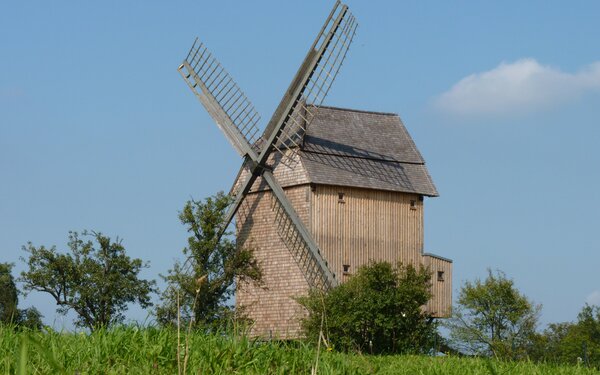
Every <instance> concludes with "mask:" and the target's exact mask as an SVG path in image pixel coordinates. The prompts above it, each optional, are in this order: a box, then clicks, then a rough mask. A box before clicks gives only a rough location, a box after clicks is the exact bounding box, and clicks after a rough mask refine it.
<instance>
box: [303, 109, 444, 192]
mask: <svg viewBox="0 0 600 375" xmlns="http://www.w3.org/2000/svg"><path fill="white" fill-rule="evenodd" d="M313 110H314V111H315V117H314V119H313V121H312V123H311V124H310V126H309V127H308V129H307V131H306V134H305V135H304V144H303V146H302V150H301V151H300V153H299V154H300V160H301V162H302V164H303V165H304V168H305V169H306V172H307V177H308V179H309V181H310V182H311V183H315V184H325V185H337V186H352V187H361V188H369V189H378V190H390V191H399V192H406V193H416V194H421V195H426V196H438V192H437V190H436V188H435V186H434V184H433V181H432V180H431V177H430V176H429V173H428V172H427V168H426V167H425V161H424V160H423V157H422V156H421V154H420V153H419V151H418V150H417V147H416V146H415V143H414V142H413V140H412V138H411V137H410V135H409V134H408V131H407V130H406V128H405V127H404V124H402V121H401V120H400V117H399V116H398V115H397V114H393V113H377V112H366V111H357V110H351V109H342V108H333V107H324V106H319V107H313Z"/></svg>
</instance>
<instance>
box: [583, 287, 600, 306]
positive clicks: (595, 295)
mask: <svg viewBox="0 0 600 375" xmlns="http://www.w3.org/2000/svg"><path fill="white" fill-rule="evenodd" d="M585 302H587V304H588V305H595V306H600V290H594V291H593V292H592V293H590V295H589V296H587V298H586V299H585Z"/></svg>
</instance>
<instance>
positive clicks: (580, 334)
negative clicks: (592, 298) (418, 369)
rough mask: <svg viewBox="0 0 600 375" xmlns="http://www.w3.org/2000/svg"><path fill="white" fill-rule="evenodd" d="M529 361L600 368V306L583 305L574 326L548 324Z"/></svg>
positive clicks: (568, 323)
mask: <svg viewBox="0 0 600 375" xmlns="http://www.w3.org/2000/svg"><path fill="white" fill-rule="evenodd" d="M532 358H533V359H535V360H539V361H544V362H555V363H569V364H577V363H579V362H582V363H583V364H586V365H592V366H595V367H597V368H600V307H598V306H589V305H585V306H584V307H583V309H582V310H581V312H580V313H579V314H578V316H577V321H576V322H574V323H572V322H565V323H554V324H550V325H549V326H548V328H547V329H546V330H545V331H544V332H543V333H542V334H540V335H538V337H537V340H536V345H535V347H534V350H533V351H532Z"/></svg>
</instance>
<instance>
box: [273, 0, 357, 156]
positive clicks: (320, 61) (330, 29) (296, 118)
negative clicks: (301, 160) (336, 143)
mask: <svg viewBox="0 0 600 375" xmlns="http://www.w3.org/2000/svg"><path fill="white" fill-rule="evenodd" d="M357 26H358V24H357V22H356V19H355V18H354V16H353V15H352V13H350V11H349V10H348V7H347V6H346V5H343V4H341V3H340V2H339V1H337V2H336V4H335V5H334V7H333V9H332V11H331V13H330V14H329V16H328V17H327V20H326V21H325V24H324V25H323V27H322V28H321V30H320V32H319V34H318V35H317V37H316V38H315V41H314V43H313V44H312V46H311V47H310V49H309V51H308V53H307V55H306V57H305V59H304V62H303V63H302V65H300V69H299V70H298V72H297V73H296V76H295V77H294V79H293V80H292V83H291V84H290V87H289V88H288V90H287V91H286V94H285V95H284V97H283V98H282V100H281V102H280V104H279V106H278V108H277V110H276V111H275V114H274V116H273V118H272V119H271V121H270V122H269V124H268V125H267V127H266V129H265V131H264V133H263V138H264V139H269V140H270V139H271V137H273V140H272V141H271V142H270V144H271V145H272V147H273V148H274V149H275V150H276V151H277V152H279V153H281V154H282V156H283V158H282V162H284V163H286V162H287V163H292V164H293V161H294V160H295V158H294V155H293V154H294V153H295V152H297V150H298V148H299V146H300V142H301V140H302V136H303V134H304V132H305V131H306V128H307V127H308V125H310V123H311V121H312V119H313V117H314V114H313V111H312V106H314V105H320V104H321V103H322V102H323V100H324V99H325V97H326V96H327V93H328V92H329V89H330V88H331V85H332V84H333V81H334V80H335V78H336V76H337V74H338V72H339V70H340V68H341V66H342V64H343V62H344V59H345V57H346V54H347V52H348V49H349V47H350V44H351V43H352V40H353V39H354V36H355V34H356V28H357Z"/></svg>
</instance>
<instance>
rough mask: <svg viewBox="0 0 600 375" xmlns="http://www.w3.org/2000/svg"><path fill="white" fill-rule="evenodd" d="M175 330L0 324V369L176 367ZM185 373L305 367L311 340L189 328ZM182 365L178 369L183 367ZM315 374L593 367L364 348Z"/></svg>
mask: <svg viewBox="0 0 600 375" xmlns="http://www.w3.org/2000/svg"><path fill="white" fill-rule="evenodd" d="M184 343H185V338H182V339H181V345H180V348H181V360H180V361H179V362H178V361H177V332H176V331H174V330H166V329H156V328H137V327H122V328H114V329H111V330H109V331H99V332H95V333H94V334H91V335H87V334H83V333H80V334H77V333H59V332H49V333H27V332H25V333H24V332H20V333H15V332H14V331H13V330H12V329H8V328H3V327H0V360H1V362H0V375H1V374H60V373H68V374H177V373H178V366H181V367H183V366H184V347H185V345H184ZM189 347H190V351H189V356H188V359H187V363H185V367H186V370H187V371H186V373H188V374H310V373H311V369H312V368H313V366H314V365H315V362H316V357H317V350H316V348H314V347H312V346H310V345H306V344H303V343H293V344H282V343H275V342H272V343H268V342H266V343H265V342H256V341H253V340H249V339H246V338H243V337H242V338H237V337H232V336H227V335H204V334H197V333H194V334H191V335H190V337H189ZM182 370H183V369H182ZM317 370H318V374H371V373H376V374H411V375H413V374H450V375H452V374H457V375H459V374H460V375H468V374H527V375H530V374H533V375H535V374H597V373H598V372H596V371H594V370H591V369H587V368H583V367H576V366H553V365H544V364H533V363H529V362H514V363H513V362H500V361H493V360H492V361H489V360H484V359H472V358H458V357H435V358H434V357H428V356H412V355H395V356H363V355H358V354H343V353H336V352H326V351H325V352H321V353H320V355H319V364H318V368H317Z"/></svg>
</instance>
